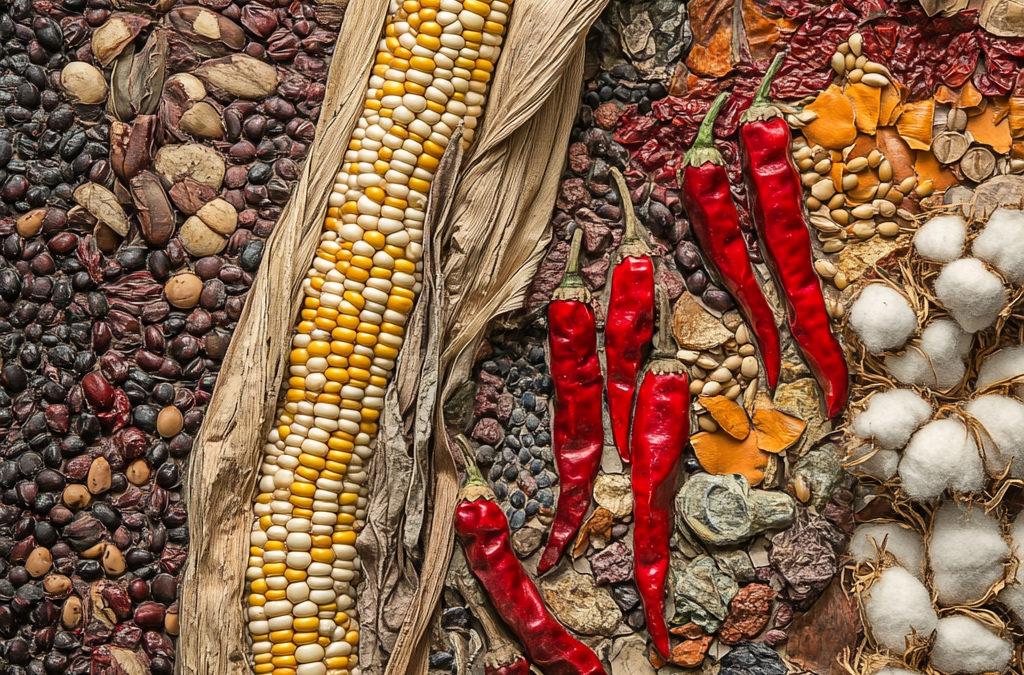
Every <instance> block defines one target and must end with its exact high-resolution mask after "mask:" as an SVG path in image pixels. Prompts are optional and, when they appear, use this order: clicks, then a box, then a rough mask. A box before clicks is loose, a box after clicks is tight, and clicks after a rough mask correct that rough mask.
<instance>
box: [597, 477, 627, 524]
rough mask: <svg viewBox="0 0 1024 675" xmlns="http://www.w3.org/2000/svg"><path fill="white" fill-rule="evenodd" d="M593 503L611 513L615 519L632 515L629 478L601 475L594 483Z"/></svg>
mask: <svg viewBox="0 0 1024 675" xmlns="http://www.w3.org/2000/svg"><path fill="white" fill-rule="evenodd" d="M594 501H595V502H597V505H598V506H603V507H604V508H606V509H608V510H609V511H611V512H612V516H614V517H615V518H625V517H626V516H628V515H629V514H631V513H633V489H632V486H631V484H630V482H629V476H626V475H623V474H615V473H611V474H609V473H603V474H601V475H600V476H598V477H597V480H596V481H594Z"/></svg>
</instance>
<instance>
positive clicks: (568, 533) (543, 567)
mask: <svg viewBox="0 0 1024 675" xmlns="http://www.w3.org/2000/svg"><path fill="white" fill-rule="evenodd" d="M582 239H583V230H582V229H578V230H576V233H575V234H574V235H573V239H572V249H571V252H570V253H569V264H568V267H567V269H566V271H565V277H564V278H563V279H562V283H561V285H560V286H559V287H558V288H557V289H555V292H554V295H553V296H552V298H553V299H552V301H551V304H550V305H549V306H548V338H549V340H550V351H551V378H552V379H553V380H554V383H555V419H554V423H553V424H552V430H553V431H554V442H553V448H554V452H555V463H556V465H557V466H558V479H559V484H560V486H561V490H560V492H559V495H558V504H557V506H556V507H555V518H554V521H553V522H552V523H551V534H549V535H548V542H547V545H546V546H545V547H544V553H543V554H541V558H540V562H539V563H538V564H537V572H538V573H539V574H544V573H545V572H547V571H548V570H549V569H551V568H552V567H554V566H555V563H557V562H558V559H559V558H561V557H562V552H563V551H564V550H565V547H566V546H567V545H568V544H569V542H570V541H571V540H572V538H573V537H574V536H575V535H576V531H577V530H579V528H580V525H582V524H583V517H584V516H585V515H586V514H587V508H588V507H589V506H590V496H591V494H592V493H593V491H594V481H595V480H596V479H597V472H598V470H599V469H600V468H601V450H602V447H603V445H604V426H603V422H602V419H601V416H602V408H601V394H602V389H603V388H604V378H603V377H602V376H601V364H600V362H599V361H598V359H597V326H596V325H595V322H594V311H593V310H592V309H591V308H590V306H589V305H588V304H587V303H588V302H589V301H590V293H589V292H588V291H587V289H586V287H585V286H584V285H583V279H582V277H580V273H579V258H580V243H581V241H582Z"/></svg>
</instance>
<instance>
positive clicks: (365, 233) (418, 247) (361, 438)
mask: <svg viewBox="0 0 1024 675" xmlns="http://www.w3.org/2000/svg"><path fill="white" fill-rule="evenodd" d="M509 2H511V0H508V1H507V2H506V1H503V0H405V1H404V2H401V3H399V2H396V1H395V0H392V4H391V8H390V15H389V19H388V21H387V23H386V26H385V29H384V36H383V38H382V39H381V41H380V46H379V49H378V52H377V57H376V62H375V65H374V67H373V75H372V76H371V77H370V81H369V87H368V91H367V94H366V103H365V107H364V110H363V115H362V117H361V118H360V120H359V123H358V127H357V128H356V129H355V131H354V132H353V134H352V139H351V141H350V143H349V146H348V151H347V152H346V154H345V160H344V164H343V165H342V167H341V172H340V173H339V174H338V176H337V178H336V182H335V185H334V190H333V192H332V193H331V196H330V199H329V202H328V207H329V208H328V211H327V217H326V219H325V221H324V231H323V233H322V235H321V243H320V247H319V249H318V250H317V254H316V258H315V259H314V261H313V265H312V267H311V269H310V270H309V273H308V274H307V278H306V279H305V281H304V283H303V290H304V293H305V299H304V305H303V309H302V312H301V321H300V322H299V324H298V327H297V330H296V333H295V335H294V336H293V338H292V347H293V349H292V351H291V354H290V364H289V365H290V377H289V378H288V381H287V383H286V386H285V387H284V389H283V397H282V400H281V401H280V404H279V405H280V407H279V408H278V410H277V426H276V427H275V428H274V429H273V430H271V432H270V434H269V435H268V438H267V443H266V446H265V451H264V452H265V454H264V461H263V465H262V469H261V478H260V482H259V496H258V497H257V498H256V504H255V506H254V510H255V514H256V522H255V523H254V525H253V529H252V533H251V536H250V547H251V548H250V552H249V555H250V557H249V567H248V571H247V573H246V580H247V582H248V584H247V590H248V609H247V611H248V620H249V624H248V627H249V633H250V638H251V640H252V656H253V659H252V661H253V664H252V665H253V670H254V672H256V673H269V674H271V675H358V674H359V666H358V657H357V655H356V647H357V645H358V640H359V628H358V617H357V614H356V610H355V597H354V596H355V592H354V588H355V585H356V584H357V583H358V582H359V578H360V564H359V559H358V556H357V552H356V549H355V546H354V544H355V539H356V534H357V533H358V532H359V530H360V529H361V528H362V526H363V524H364V521H365V517H366V511H365V509H366V503H367V488H366V487H365V485H364V483H365V481H366V462H367V461H368V460H369V458H370V455H371V454H372V451H373V446H374V441H375V438H376V435H377V420H378V417H379V415H380V411H381V409H382V408H383V406H384V389H385V387H386V386H387V383H388V380H389V379H390V377H391V374H392V371H393V370H394V367H395V358H396V357H397V356H398V350H399V348H400V347H401V346H402V341H403V338H404V328H403V326H404V325H405V322H406V319H407V317H408V315H409V312H410V311H411V309H412V305H413V300H414V299H415V298H416V295H417V294H418V293H419V290H420V285H421V281H422V262H421V260H420V258H421V255H422V250H423V248H422V237H423V220H424V215H425V211H426V206H427V195H428V192H429V190H430V184H431V180H432V178H433V175H434V171H435V170H436V169H437V166H438V162H439V160H440V158H441V156H442V154H443V153H444V150H445V148H446V147H447V146H448V142H449V139H450V138H451V135H452V133H453V131H454V129H455V128H456V127H457V126H458V124H459V123H460V122H463V123H464V124H465V128H464V133H463V137H462V139H463V143H464V144H469V143H470V142H472V140H473V134H474V129H475V128H476V124H477V120H478V119H479V117H480V116H481V115H482V114H483V106H484V102H485V99H486V94H487V89H488V86H489V82H490V78H491V73H492V72H493V70H494V64H495V62H496V61H497V58H498V54H499V53H500V50H501V41H502V35H503V34H504V32H505V22H506V16H507V13H508V10H509Z"/></svg>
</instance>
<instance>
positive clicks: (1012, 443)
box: [964, 394, 1024, 478]
mask: <svg viewBox="0 0 1024 675" xmlns="http://www.w3.org/2000/svg"><path fill="white" fill-rule="evenodd" d="M964 410H965V411H966V412H967V414H969V415H971V416H972V417H974V419H975V420H977V422H978V424H980V425H981V429H980V430H979V431H980V432H981V433H980V434H979V435H980V437H981V448H982V450H983V451H984V453H985V468H986V469H987V470H988V473H989V475H990V476H992V477H993V478H995V477H996V476H1001V475H1002V474H1003V472H1004V471H1006V466H1007V465H1009V466H1010V476H1011V477H1013V478H1024V434H1021V429H1024V403H1021V402H1020V401H1018V400H1016V399H1013V398H1009V397H1007V396H998V395H995V394H993V395H989V396H982V397H980V398H977V399H975V400H973V401H971V402H970V403H968V404H967V405H966V406H965V407H964Z"/></svg>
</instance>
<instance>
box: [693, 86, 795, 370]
mask: <svg viewBox="0 0 1024 675" xmlns="http://www.w3.org/2000/svg"><path fill="white" fill-rule="evenodd" d="M726 98H728V94H726V93H722V94H721V95H719V97H718V98H716V99H715V102H714V103H712V104H711V109H710V110H709V111H708V114H707V115H706V116H705V117H704V121H703V122H702V123H701V125H700V131H699V132H698V133H697V140H695V141H694V142H693V147H691V148H690V150H689V152H687V153H686V158H685V159H684V160H683V169H682V171H681V172H680V173H679V174H677V179H678V180H680V181H681V183H682V202H683V208H685V209H686V214H687V215H688V216H689V217H690V227H691V228H692V229H693V233H694V235H695V236H696V237H697V243H698V244H700V248H701V251H702V252H703V253H704V256H705V258H706V259H707V262H708V263H709V266H710V267H712V268H714V270H715V272H717V274H718V277H719V280H720V281H721V282H722V284H723V285H724V286H725V289H726V290H727V291H729V294H730V295H732V297H733V299H734V300H735V301H736V304H737V305H738V306H739V310H740V314H742V315H743V318H744V319H745V320H746V322H747V324H749V326H750V329H751V330H752V331H753V333H754V338H755V341H756V342H757V348H758V351H759V352H760V355H761V360H762V361H763V362H764V372H765V376H766V378H767V380H768V386H769V387H770V388H772V389H774V388H775V384H776V382H778V379H779V371H780V370H781V368H782V350H781V347H780V346H779V332H778V329H777V328H776V326H775V314H774V313H773V312H772V308H771V306H770V305H769V304H768V301H767V300H766V299H765V297H764V292H763V291H762V290H761V286H760V284H758V283H757V278H756V277H755V276H754V268H753V266H752V265H751V264H750V258H749V257H748V255H747V246H746V244H745V243H744V241H743V234H742V233H741V232H740V223H739V215H738V214H737V212H736V204H735V203H734V202H733V200H732V193H731V192H730V191H729V175H728V174H727V173H726V171H725V162H724V160H723V159H722V153H720V152H719V151H718V150H717V149H716V148H715V144H714V140H713V138H712V133H711V131H712V128H713V127H714V124H715V118H716V117H718V113H719V112H721V110H722V106H723V105H724V104H725V100H726ZM680 174H681V177H680Z"/></svg>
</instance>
